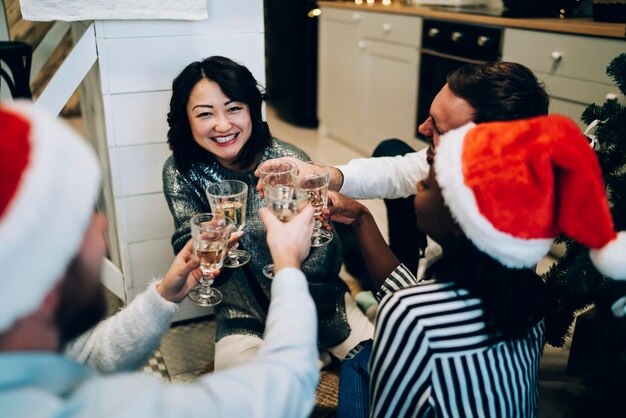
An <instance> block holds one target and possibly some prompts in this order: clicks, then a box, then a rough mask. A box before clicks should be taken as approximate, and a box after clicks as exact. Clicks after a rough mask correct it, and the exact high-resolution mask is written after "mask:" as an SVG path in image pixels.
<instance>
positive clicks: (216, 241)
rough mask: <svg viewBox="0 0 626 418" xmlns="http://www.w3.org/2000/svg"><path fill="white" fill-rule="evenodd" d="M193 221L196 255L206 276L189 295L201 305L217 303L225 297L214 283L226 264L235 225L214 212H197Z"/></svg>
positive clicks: (192, 229) (193, 245)
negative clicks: (213, 286) (225, 259)
mask: <svg viewBox="0 0 626 418" xmlns="http://www.w3.org/2000/svg"><path fill="white" fill-rule="evenodd" d="M190 223H191V238H192V241H193V243H192V247H193V254H194V255H195V256H196V257H197V258H198V259H199V262H200V271H201V273H202V277H201V278H200V286H197V287H194V288H193V289H191V291H190V292H189V298H190V299H191V300H192V301H193V302H195V303H197V304H198V305H201V306H215V305H217V304H218V303H220V302H221V301H222V299H223V296H222V293H221V292H220V291H219V290H217V289H214V288H212V287H211V285H212V284H213V280H214V279H215V276H216V274H214V273H216V272H217V271H219V269H220V268H221V267H222V265H223V262H224V256H225V254H226V252H227V251H228V243H229V240H230V237H231V234H232V232H233V230H234V227H235V226H234V224H233V221H232V220H230V219H229V218H226V217H224V216H221V215H219V214H215V215H214V214H212V213H200V214H197V215H195V216H194V217H192V218H191V222H190Z"/></svg>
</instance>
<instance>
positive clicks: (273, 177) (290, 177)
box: [259, 158, 296, 203]
mask: <svg viewBox="0 0 626 418" xmlns="http://www.w3.org/2000/svg"><path fill="white" fill-rule="evenodd" d="M295 180H296V164H294V163H293V162H291V161H288V160H283V159H280V158H278V159H274V160H267V161H265V162H264V163H263V164H261V165H260V166H259V181H260V182H261V186H262V187H263V194H264V195H265V202H266V203H267V186H268V185H286V186H293V185H294V184H295Z"/></svg>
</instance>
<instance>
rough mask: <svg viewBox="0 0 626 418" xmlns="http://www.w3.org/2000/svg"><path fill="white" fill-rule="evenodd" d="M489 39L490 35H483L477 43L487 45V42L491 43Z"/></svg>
mask: <svg viewBox="0 0 626 418" xmlns="http://www.w3.org/2000/svg"><path fill="white" fill-rule="evenodd" d="M489 41H491V38H490V37H488V36H484V35H481V36H479V37H478V39H477V40H476V43H477V44H478V46H485V45H487V43H489Z"/></svg>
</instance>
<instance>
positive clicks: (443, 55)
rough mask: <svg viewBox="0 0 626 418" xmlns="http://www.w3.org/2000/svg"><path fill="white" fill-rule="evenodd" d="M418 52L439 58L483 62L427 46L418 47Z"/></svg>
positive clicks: (470, 62) (475, 62)
mask: <svg viewBox="0 0 626 418" xmlns="http://www.w3.org/2000/svg"><path fill="white" fill-rule="evenodd" d="M420 53H422V54H425V55H432V56H435V57H439V58H446V59H449V60H453V61H460V62H466V63H468V64H484V63H485V61H480V60H473V59H471V58H463V57H459V56H458V55H451V54H446V53H445V52H439V51H435V50H432V49H428V48H420Z"/></svg>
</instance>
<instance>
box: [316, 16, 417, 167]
mask: <svg viewBox="0 0 626 418" xmlns="http://www.w3.org/2000/svg"><path fill="white" fill-rule="evenodd" d="M421 28H422V20H421V18H419V17H416V16H401V15H393V14H388V13H375V12H361V11H358V12H354V11H349V10H340V9H326V8H325V9H323V10H322V15H321V22H320V42H319V101H318V103H319V104H318V106H319V109H318V114H319V119H320V128H321V130H322V131H323V132H324V133H325V134H327V135H330V136H332V137H334V138H337V139H339V140H341V141H343V142H345V143H347V144H348V145H350V146H352V147H353V148H356V149H358V150H359V151H361V152H363V153H365V154H366V155H369V154H371V153H372V151H373V150H374V148H375V147H376V145H377V144H378V143H379V142H380V141H381V140H383V139H386V138H391V137H396V138H400V139H403V140H405V141H407V142H411V141H410V140H411V139H414V138H415V136H414V133H415V124H416V111H417V94H418V92H417V81H418V67H419V51H418V48H419V45H420V39H421Z"/></svg>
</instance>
